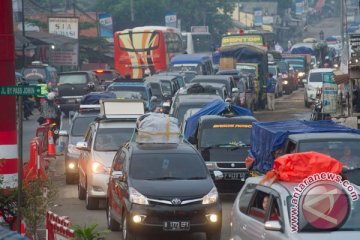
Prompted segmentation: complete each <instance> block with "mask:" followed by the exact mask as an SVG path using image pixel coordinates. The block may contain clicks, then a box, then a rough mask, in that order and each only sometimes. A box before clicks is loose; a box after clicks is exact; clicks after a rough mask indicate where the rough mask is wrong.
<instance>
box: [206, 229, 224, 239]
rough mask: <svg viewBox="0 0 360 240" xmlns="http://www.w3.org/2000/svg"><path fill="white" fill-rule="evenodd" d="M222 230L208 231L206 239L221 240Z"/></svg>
mask: <svg viewBox="0 0 360 240" xmlns="http://www.w3.org/2000/svg"><path fill="white" fill-rule="evenodd" d="M220 239H221V230H218V231H209V232H206V240H220Z"/></svg>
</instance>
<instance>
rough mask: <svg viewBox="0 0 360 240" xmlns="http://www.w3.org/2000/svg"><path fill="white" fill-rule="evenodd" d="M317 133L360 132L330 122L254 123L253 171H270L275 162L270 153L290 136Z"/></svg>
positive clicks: (252, 131) (359, 132)
mask: <svg viewBox="0 0 360 240" xmlns="http://www.w3.org/2000/svg"><path fill="white" fill-rule="evenodd" d="M317 132H348V133H358V134H360V130H358V129H353V128H348V127H345V126H343V125H340V124H337V123H336V122H334V121H331V120H322V121H306V120H290V121H279V122H254V123H253V127H252V129H251V148H250V154H251V155H252V156H253V158H254V160H255V162H254V166H253V168H254V170H256V171H259V172H261V173H265V172H267V171H269V170H271V169H272V168H273V163H274V160H275V159H274V157H273V156H272V152H273V151H275V150H277V149H279V148H280V147H281V146H282V145H283V144H284V143H285V140H286V139H287V137H288V136H289V135H290V134H299V133H317Z"/></svg>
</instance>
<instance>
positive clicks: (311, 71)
mask: <svg viewBox="0 0 360 240" xmlns="http://www.w3.org/2000/svg"><path fill="white" fill-rule="evenodd" d="M333 71H334V69H332V68H314V69H311V70H310V72H309V73H317V72H333Z"/></svg>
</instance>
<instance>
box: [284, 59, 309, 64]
mask: <svg viewBox="0 0 360 240" xmlns="http://www.w3.org/2000/svg"><path fill="white" fill-rule="evenodd" d="M284 61H285V62H287V63H288V64H298V65H304V60H301V59H286V58H285V59H284Z"/></svg>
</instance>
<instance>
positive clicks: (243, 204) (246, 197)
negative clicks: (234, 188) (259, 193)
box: [239, 183, 256, 214]
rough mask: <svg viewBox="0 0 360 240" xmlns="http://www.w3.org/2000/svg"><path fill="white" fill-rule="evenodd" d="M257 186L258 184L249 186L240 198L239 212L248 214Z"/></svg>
mask: <svg viewBox="0 0 360 240" xmlns="http://www.w3.org/2000/svg"><path fill="white" fill-rule="evenodd" d="M255 186H256V184H251V183H250V184H247V185H246V186H245V188H244V190H243V192H242V193H241V196H240V198H239V210H240V212H242V213H244V214H247V209H248V207H249V204H250V201H251V199H252V197H253V196H254V193H255Z"/></svg>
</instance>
